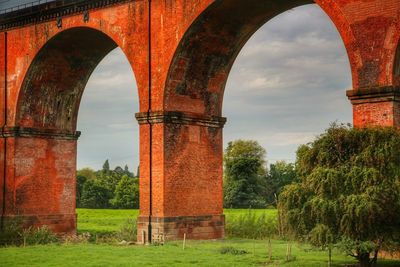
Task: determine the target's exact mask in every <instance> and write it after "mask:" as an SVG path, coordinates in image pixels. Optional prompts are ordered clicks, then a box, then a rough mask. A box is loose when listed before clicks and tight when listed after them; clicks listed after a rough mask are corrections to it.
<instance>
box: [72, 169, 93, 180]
mask: <svg viewBox="0 0 400 267" xmlns="http://www.w3.org/2000/svg"><path fill="white" fill-rule="evenodd" d="M76 175H77V176H83V177H86V179H87V180H92V181H95V180H96V179H97V177H96V172H95V171H94V170H92V169H90V168H83V169H80V170H78V171H77V173H76Z"/></svg>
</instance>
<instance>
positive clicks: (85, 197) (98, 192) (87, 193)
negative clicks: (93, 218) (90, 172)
mask: <svg viewBox="0 0 400 267" xmlns="http://www.w3.org/2000/svg"><path fill="white" fill-rule="evenodd" d="M110 198H111V196H110V191H109V190H108V189H107V188H105V187H103V186H101V185H100V184H98V183H97V182H96V181H91V180H87V181H86V182H85V184H84V185H83V189H82V196H81V199H80V202H81V206H82V207H83V208H94V209H100V208H108V207H109V206H110V205H109V199H110Z"/></svg>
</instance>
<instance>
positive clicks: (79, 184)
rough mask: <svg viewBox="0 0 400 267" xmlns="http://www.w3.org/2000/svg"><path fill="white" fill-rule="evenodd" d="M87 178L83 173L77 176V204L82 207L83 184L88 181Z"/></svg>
mask: <svg viewBox="0 0 400 267" xmlns="http://www.w3.org/2000/svg"><path fill="white" fill-rule="evenodd" d="M86 181H87V178H86V177H85V176H82V175H77V176H76V206H77V207H78V208H80V207H81V198H82V193H83V186H84V184H85V183H86Z"/></svg>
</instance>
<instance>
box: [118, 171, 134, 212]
mask: <svg viewBox="0 0 400 267" xmlns="http://www.w3.org/2000/svg"><path fill="white" fill-rule="evenodd" d="M138 181H139V180H138V179H137V178H132V177H129V176H128V175H124V176H122V178H121V180H120V181H119V183H118V185H117V187H116V189H115V196H114V198H113V199H112V200H111V204H112V205H113V207H115V208H120V209H137V208H139V182H138Z"/></svg>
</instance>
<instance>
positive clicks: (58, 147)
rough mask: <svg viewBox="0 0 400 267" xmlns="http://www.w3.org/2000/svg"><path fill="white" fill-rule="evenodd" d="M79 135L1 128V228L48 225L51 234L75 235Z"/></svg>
mask: <svg viewBox="0 0 400 267" xmlns="http://www.w3.org/2000/svg"><path fill="white" fill-rule="evenodd" d="M79 134H80V133H79V132H77V133H67V132H62V131H57V130H53V129H52V130H50V129H38V128H21V127H4V128H2V129H1V136H2V138H1V141H2V142H5V144H6V159H7V160H6V162H5V165H6V170H7V171H6V173H5V179H4V181H5V185H4V187H5V188H4V192H3V193H4V200H3V201H4V202H3V204H4V211H3V213H2V218H1V220H2V223H4V224H7V223H9V222H10V221H12V220H17V221H16V222H18V223H22V225H23V226H25V227H28V226H34V227H39V226H42V225H47V226H48V227H49V228H50V229H51V230H52V231H53V232H55V233H62V234H74V233H76V213H75V207H76V200H75V198H76V192H75V186H76V145H77V138H78V136H79Z"/></svg>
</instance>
